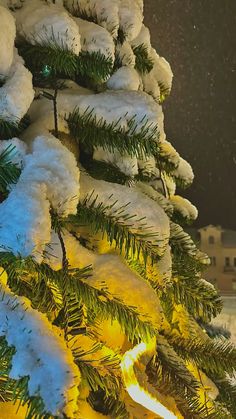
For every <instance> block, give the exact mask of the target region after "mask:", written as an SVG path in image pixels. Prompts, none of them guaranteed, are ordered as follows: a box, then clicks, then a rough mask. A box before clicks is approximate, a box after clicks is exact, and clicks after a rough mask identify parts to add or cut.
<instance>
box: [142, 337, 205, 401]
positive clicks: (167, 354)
mask: <svg viewBox="0 0 236 419" xmlns="http://www.w3.org/2000/svg"><path fill="white" fill-rule="evenodd" d="M149 368H150V370H149V371H151V372H152V377H153V381H155V380H157V381H158V384H160V385H161V386H166V385H167V383H169V382H172V384H173V385H174V386H176V387H178V389H179V391H180V389H182V396H183V397H184V395H185V393H186V391H189V392H191V393H193V394H195V395H196V394H197V389H198V386H199V385H198V382H197V381H196V380H195V378H194V376H193V375H192V374H191V373H190V371H189V370H188V369H187V367H186V366H185V363H184V361H183V360H182V359H181V358H180V357H179V356H178V355H177V353H176V352H175V351H174V350H173V348H172V347H171V346H170V345H169V343H168V341H167V340H166V339H165V338H164V337H163V336H161V335H158V336H157V347H156V355H155V356H154V358H153V359H152V361H151V362H150V364H149V366H148V369H149ZM155 377H156V378H155ZM156 384H157V383H156Z"/></svg>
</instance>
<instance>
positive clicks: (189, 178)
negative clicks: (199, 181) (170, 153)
mask: <svg viewBox="0 0 236 419" xmlns="http://www.w3.org/2000/svg"><path fill="white" fill-rule="evenodd" d="M172 175H173V176H174V177H175V178H179V179H181V180H182V181H183V182H184V183H185V184H186V185H191V183H192V182H193V179H194V173H193V170H192V167H191V166H190V164H189V163H188V162H187V161H186V160H184V159H183V158H182V157H180V161H179V165H178V167H177V168H176V169H175V170H174V171H173V172H172ZM172 195H174V194H172Z"/></svg>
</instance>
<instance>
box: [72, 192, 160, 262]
mask: <svg viewBox="0 0 236 419" xmlns="http://www.w3.org/2000/svg"><path fill="white" fill-rule="evenodd" d="M110 202H111V203H108V204H107V203H106V204H105V203H102V202H100V203H99V202H98V198H97V196H95V194H94V192H92V193H91V194H90V195H87V196H86V197H85V198H84V200H83V201H82V202H80V203H79V205H78V212H77V215H71V216H69V217H68V222H69V223H70V222H72V223H73V224H74V225H78V226H79V225H80V226H83V225H88V226H89V227H90V229H92V230H93V232H94V233H95V234H96V233H97V232H98V231H100V232H102V233H103V234H106V235H107V237H108V240H109V241H110V243H111V244H115V246H116V247H117V249H118V250H119V251H120V252H121V253H122V254H124V256H125V257H126V258H130V257H133V258H135V259H139V257H140V256H142V258H143V260H144V263H145V262H146V261H147V258H148V257H150V258H151V260H152V261H153V262H155V261H157V260H158V259H159V257H160V247H161V245H162V242H161V240H160V239H159V238H158V232H152V231H151V227H150V226H148V225H147V223H146V221H145V218H142V219H138V218H137V216H136V215H135V214H134V215H131V214H129V213H128V208H129V203H127V204H126V205H124V206H121V207H118V208H114V207H115V205H116V204H117V201H116V200H113V199H112V196H111V197H110ZM152 238H153V239H154V241H155V242H156V243H157V242H158V240H159V243H160V247H159V246H158V245H157V244H156V243H155V244H154V243H153V241H152V240H151V239H152Z"/></svg>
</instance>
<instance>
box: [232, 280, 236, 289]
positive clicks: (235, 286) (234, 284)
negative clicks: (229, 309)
mask: <svg viewBox="0 0 236 419" xmlns="http://www.w3.org/2000/svg"><path fill="white" fill-rule="evenodd" d="M232 290H233V291H236V279H233V280H232Z"/></svg>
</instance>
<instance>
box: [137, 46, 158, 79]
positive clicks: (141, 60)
mask: <svg viewBox="0 0 236 419" xmlns="http://www.w3.org/2000/svg"><path fill="white" fill-rule="evenodd" d="M133 52H134V55H135V57H136V60H135V68H136V70H138V71H139V72H140V73H141V74H146V73H150V71H151V70H152V69H153V66H154V62H153V60H152V58H151V57H149V55H148V50H147V47H146V46H145V45H144V44H141V45H138V46H136V47H133Z"/></svg>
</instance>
